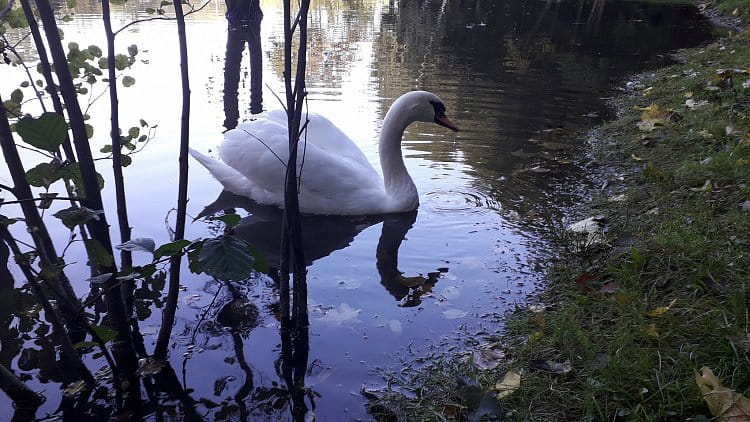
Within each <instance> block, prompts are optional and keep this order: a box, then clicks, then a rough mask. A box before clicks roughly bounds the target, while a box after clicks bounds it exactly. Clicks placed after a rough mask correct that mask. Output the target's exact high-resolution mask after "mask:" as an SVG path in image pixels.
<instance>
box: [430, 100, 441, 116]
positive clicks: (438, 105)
mask: <svg viewBox="0 0 750 422" xmlns="http://www.w3.org/2000/svg"><path fill="white" fill-rule="evenodd" d="M430 104H432V108H434V109H435V115H436V116H445V106H444V105H443V103H441V102H440V101H430Z"/></svg>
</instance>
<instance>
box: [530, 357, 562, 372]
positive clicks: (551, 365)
mask: <svg viewBox="0 0 750 422" xmlns="http://www.w3.org/2000/svg"><path fill="white" fill-rule="evenodd" d="M529 366H530V367H531V368H532V369H538V370H540V371H545V372H552V373H553V374H567V373H568V372H570V371H571V369H573V367H572V366H571V365H570V361H569V360H566V361H565V362H554V361H551V360H533V361H531V362H530V363H529Z"/></svg>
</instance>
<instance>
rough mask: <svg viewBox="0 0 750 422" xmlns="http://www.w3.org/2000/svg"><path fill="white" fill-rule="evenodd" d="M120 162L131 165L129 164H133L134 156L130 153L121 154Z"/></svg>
mask: <svg viewBox="0 0 750 422" xmlns="http://www.w3.org/2000/svg"><path fill="white" fill-rule="evenodd" d="M120 164H121V165H122V166H123V167H127V166H129V165H131V164H133V159H132V158H130V156H129V155H121V156H120Z"/></svg>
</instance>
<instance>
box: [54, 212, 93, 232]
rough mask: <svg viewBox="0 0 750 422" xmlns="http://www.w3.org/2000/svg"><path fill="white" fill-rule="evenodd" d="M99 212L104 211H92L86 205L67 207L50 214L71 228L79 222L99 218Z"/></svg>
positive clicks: (82, 222)
mask: <svg viewBox="0 0 750 422" xmlns="http://www.w3.org/2000/svg"><path fill="white" fill-rule="evenodd" d="M101 214H104V211H94V210H92V209H89V208H86V207H68V208H65V209H63V210H60V211H58V212H56V213H54V214H52V216H54V217H57V218H59V219H60V220H62V223H63V224H65V227H67V228H69V229H71V230H72V229H74V228H75V227H76V226H77V225H79V224H85V223H87V222H89V221H91V220H99V215H101Z"/></svg>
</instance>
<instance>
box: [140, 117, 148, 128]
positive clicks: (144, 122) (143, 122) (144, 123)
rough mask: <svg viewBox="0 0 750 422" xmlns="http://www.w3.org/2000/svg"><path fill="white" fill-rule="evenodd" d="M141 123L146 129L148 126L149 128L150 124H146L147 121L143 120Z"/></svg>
mask: <svg viewBox="0 0 750 422" xmlns="http://www.w3.org/2000/svg"><path fill="white" fill-rule="evenodd" d="M140 123H141V127H146V126H148V123H146V121H145V120H143V119H141V121H140Z"/></svg>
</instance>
